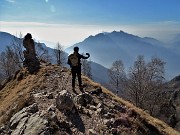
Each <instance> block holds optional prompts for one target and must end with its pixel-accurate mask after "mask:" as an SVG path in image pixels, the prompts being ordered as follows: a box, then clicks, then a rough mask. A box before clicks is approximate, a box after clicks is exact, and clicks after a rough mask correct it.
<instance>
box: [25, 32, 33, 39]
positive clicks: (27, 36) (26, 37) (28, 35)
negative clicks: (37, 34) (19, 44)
mask: <svg viewBox="0 0 180 135" xmlns="http://www.w3.org/2000/svg"><path fill="white" fill-rule="evenodd" d="M24 38H25V40H26V39H31V38H32V35H31V34H30V33H27V34H26V36H25V37H24Z"/></svg>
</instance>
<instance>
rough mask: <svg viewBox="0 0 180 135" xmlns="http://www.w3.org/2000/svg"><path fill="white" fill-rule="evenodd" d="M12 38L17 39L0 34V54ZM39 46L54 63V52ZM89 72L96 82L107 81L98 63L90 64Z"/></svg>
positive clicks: (9, 44)
mask: <svg viewBox="0 0 180 135" xmlns="http://www.w3.org/2000/svg"><path fill="white" fill-rule="evenodd" d="M14 38H17V37H16V36H13V35H11V34H9V33H7V32H0V46H1V48H0V53H1V52H2V51H4V50H5V48H6V47H7V46H11V45H12V43H13V39H14ZM47 43H48V42H47ZM35 44H37V43H36V42H35ZM41 45H42V46H43V48H45V49H47V50H48V52H49V54H50V56H51V57H52V59H51V62H52V63H56V59H55V57H54V50H53V49H52V48H50V47H47V46H46V44H45V43H41ZM64 54H65V61H64V64H65V66H67V67H69V65H67V57H68V54H67V53H66V52H65V53H64ZM91 70H92V76H93V79H94V80H95V81H96V82H99V83H103V82H108V81H109V78H108V73H107V68H105V67H103V66H102V65H100V64H98V63H95V62H91Z"/></svg>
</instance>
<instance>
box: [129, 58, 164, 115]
mask: <svg viewBox="0 0 180 135" xmlns="http://www.w3.org/2000/svg"><path fill="white" fill-rule="evenodd" d="M164 65H165V62H163V61H162V60H161V59H159V58H156V57H154V58H152V59H151V61H150V62H148V63H147V64H146V62H145V60H144V57H143V56H138V58H137V60H136V61H135V62H134V66H133V67H131V68H130V71H129V79H128V83H127V85H126V86H127V87H126V88H127V91H128V95H129V99H130V100H131V101H132V102H133V103H135V104H136V106H138V107H141V108H143V109H147V110H149V111H150V113H151V114H153V111H154V108H155V106H156V105H157V104H159V103H160V102H159V101H160V100H161V99H162V98H161V93H162V90H163V81H164V72H165V71H164Z"/></svg>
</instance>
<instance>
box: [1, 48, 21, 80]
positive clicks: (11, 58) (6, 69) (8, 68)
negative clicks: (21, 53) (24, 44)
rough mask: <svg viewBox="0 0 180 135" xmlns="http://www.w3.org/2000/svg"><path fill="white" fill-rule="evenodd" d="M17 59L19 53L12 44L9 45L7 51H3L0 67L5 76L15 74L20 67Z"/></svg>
mask: <svg viewBox="0 0 180 135" xmlns="http://www.w3.org/2000/svg"><path fill="white" fill-rule="evenodd" d="M16 61H18V57H17V55H16V54H15V53H14V51H13V49H12V48H11V47H10V46H7V47H6V50H5V52H2V53H1V57H0V67H1V70H2V72H3V73H4V75H5V78H8V77H10V76H13V75H14V73H15V72H16V71H17V70H18V69H19V66H18V65H17V63H16Z"/></svg>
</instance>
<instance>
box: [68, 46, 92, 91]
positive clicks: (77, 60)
mask: <svg viewBox="0 0 180 135" xmlns="http://www.w3.org/2000/svg"><path fill="white" fill-rule="evenodd" d="M78 52H79V47H74V53H72V54H70V55H69V56H68V64H69V65H70V67H71V73H72V90H73V91H75V80H76V74H77V77H78V83H79V88H80V90H81V91H82V89H83V87H82V80H81V58H82V59H88V58H89V57H90V54H89V53H86V55H87V56H83V55H81V54H79V53H78Z"/></svg>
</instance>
